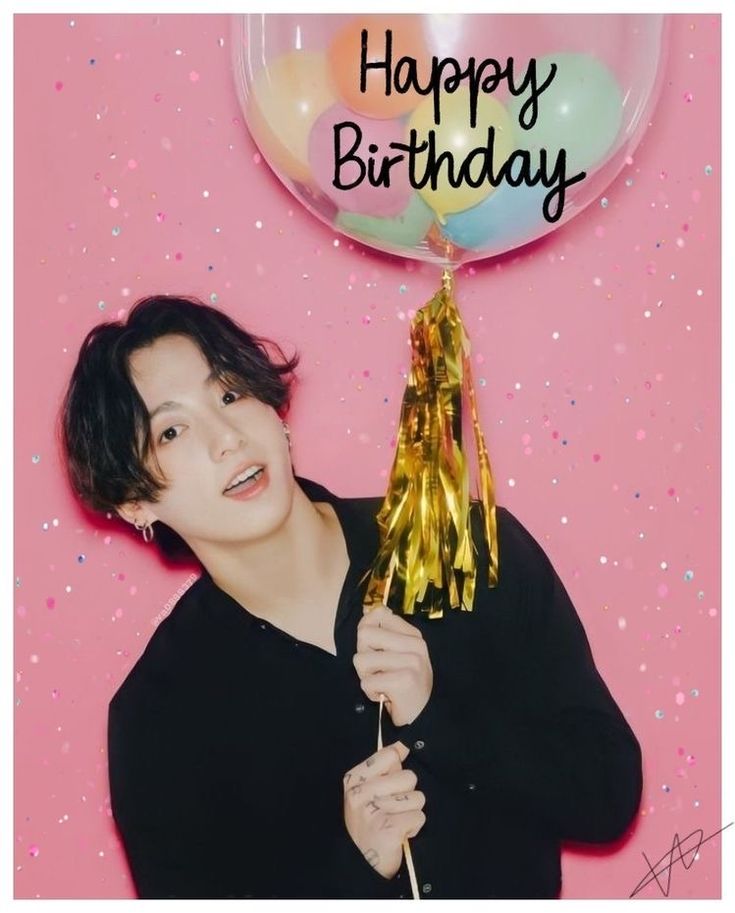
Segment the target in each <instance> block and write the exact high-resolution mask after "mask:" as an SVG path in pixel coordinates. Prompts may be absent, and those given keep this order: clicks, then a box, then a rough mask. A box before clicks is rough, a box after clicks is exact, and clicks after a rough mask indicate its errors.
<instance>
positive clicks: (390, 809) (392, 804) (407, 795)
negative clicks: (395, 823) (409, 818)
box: [376, 789, 426, 815]
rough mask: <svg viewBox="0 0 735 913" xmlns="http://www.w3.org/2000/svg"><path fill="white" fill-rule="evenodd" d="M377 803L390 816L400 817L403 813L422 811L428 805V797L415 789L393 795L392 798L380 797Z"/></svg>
mask: <svg viewBox="0 0 735 913" xmlns="http://www.w3.org/2000/svg"><path fill="white" fill-rule="evenodd" d="M376 801H377V804H378V805H379V807H380V809H381V810H382V811H384V812H387V813H388V814H389V815H398V814H401V812H416V811H421V810H422V809H423V808H424V806H425V805H426V796H425V795H424V793H422V792H421V791H420V790H418V789H414V790H412V791H409V790H407V791H406V792H398V793H393V795H392V796H380V797H378V799H377V800H376Z"/></svg>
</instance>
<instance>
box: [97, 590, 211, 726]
mask: <svg viewBox="0 0 735 913" xmlns="http://www.w3.org/2000/svg"><path fill="white" fill-rule="evenodd" d="M205 587H206V581H205V580H204V578H203V577H200V578H198V579H197V580H196V581H195V582H194V583H193V584H192V585H191V586H190V587H189V588H188V589H187V590H186V592H185V593H184V594H183V595H182V596H181V597H180V598H179V599H178V601H177V602H176V603H175V605H174V607H173V608H172V609H171V611H170V613H169V614H168V615H166V617H165V618H164V619H163V620H162V621H160V622H159V623H158V624H157V626H156V628H155V630H154V631H153V634H152V635H151V637H150V638H149V640H148V643H147V644H146V645H145V647H144V648H143V652H142V653H141V655H140V657H139V658H138V659H137V661H136V662H135V663H134V664H133V666H132V668H131V669H130V671H129V672H128V673H127V675H126V677H125V678H124V679H123V681H122V682H121V684H120V686H119V687H118V689H117V691H116V692H115V693H114V695H113V696H112V698H111V700H110V704H109V707H110V710H111V711H112V710H113V709H114V710H116V711H118V712H119V711H127V712H131V713H133V714H136V715H137V714H142V713H145V712H146V710H153V709H154V708H160V706H161V704H162V703H166V702H168V701H170V700H171V699H172V698H175V696H176V694H177V690H178V689H180V688H181V686H182V682H185V680H186V674H187V668H190V667H191V666H190V664H191V658H192V650H193V648H194V647H195V646H196V645H197V643H198V642H199V638H200V637H201V636H202V624H201V621H202V617H203V616H202V612H201V599H202V596H203V592H204V589H205Z"/></svg>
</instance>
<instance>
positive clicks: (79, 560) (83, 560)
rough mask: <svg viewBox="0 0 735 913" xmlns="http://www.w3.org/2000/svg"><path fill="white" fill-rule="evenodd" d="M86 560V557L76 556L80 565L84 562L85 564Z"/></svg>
mask: <svg viewBox="0 0 735 913" xmlns="http://www.w3.org/2000/svg"><path fill="white" fill-rule="evenodd" d="M86 560H87V556H86V555H77V561H78V562H79V563H80V564H84V562H85V561H86Z"/></svg>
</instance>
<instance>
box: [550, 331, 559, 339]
mask: <svg viewBox="0 0 735 913" xmlns="http://www.w3.org/2000/svg"><path fill="white" fill-rule="evenodd" d="M551 338H552V339H558V338H559V331H558V330H554V332H553V333H552V334H551Z"/></svg>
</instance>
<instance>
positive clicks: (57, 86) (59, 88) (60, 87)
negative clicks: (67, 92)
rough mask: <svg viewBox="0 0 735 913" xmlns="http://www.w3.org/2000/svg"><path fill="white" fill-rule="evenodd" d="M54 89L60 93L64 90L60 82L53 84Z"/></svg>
mask: <svg viewBox="0 0 735 913" xmlns="http://www.w3.org/2000/svg"><path fill="white" fill-rule="evenodd" d="M54 88H55V89H56V91H57V92H61V90H62V89H63V88H64V83H63V82H61V81H57V82H55V83H54Z"/></svg>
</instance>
